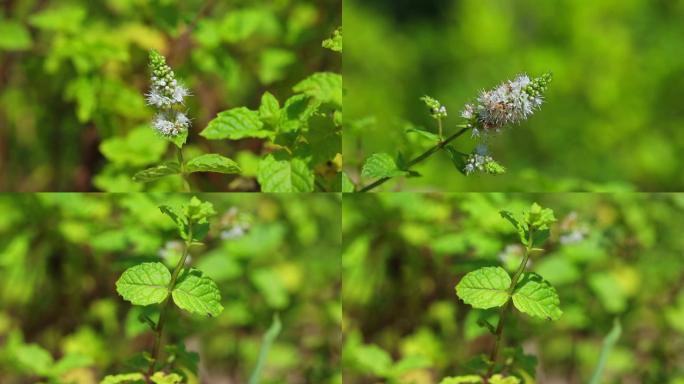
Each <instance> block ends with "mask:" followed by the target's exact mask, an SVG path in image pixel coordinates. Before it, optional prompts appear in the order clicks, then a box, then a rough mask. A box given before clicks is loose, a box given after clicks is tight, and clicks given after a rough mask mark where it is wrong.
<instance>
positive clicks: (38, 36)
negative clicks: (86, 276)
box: [0, 0, 342, 191]
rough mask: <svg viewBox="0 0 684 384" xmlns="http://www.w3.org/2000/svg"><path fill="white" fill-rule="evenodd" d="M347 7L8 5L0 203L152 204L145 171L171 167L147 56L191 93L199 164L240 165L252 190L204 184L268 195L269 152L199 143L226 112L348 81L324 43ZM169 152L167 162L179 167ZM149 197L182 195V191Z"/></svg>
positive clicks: (222, 178)
mask: <svg viewBox="0 0 684 384" xmlns="http://www.w3.org/2000/svg"><path fill="white" fill-rule="evenodd" d="M341 17H342V16H341V2H340V0H274V1H249V0H229V1H204V0H184V1H179V0H158V1H157V0H155V1H152V0H101V1H100V0H98V1H87V0H67V1H39V0H22V1H17V0H10V1H3V2H2V4H1V5H0V190H10V191H91V190H104V191H139V190H142V189H143V188H144V187H145V186H144V185H143V184H140V183H134V182H132V181H131V176H132V175H133V174H134V173H135V172H136V171H139V170H142V169H145V168H147V167H148V166H150V165H152V164H156V163H158V162H159V161H160V160H161V159H162V158H168V157H169V156H171V155H172V154H171V153H170V152H171V148H169V147H170V146H169V144H168V143H167V142H166V141H165V140H163V139H161V138H159V137H157V136H155V134H154V133H153V130H152V128H151V127H150V124H149V121H150V119H151V117H152V115H153V113H154V109H153V108H151V107H148V106H146V105H145V102H144V97H143V94H144V92H146V91H147V89H148V87H149V73H148V69H147V61H148V51H149V50H150V49H157V50H159V51H160V52H161V53H163V54H165V55H166V56H167V58H168V62H169V64H170V65H171V66H172V67H173V69H174V71H175V73H176V75H177V77H178V79H179V80H180V81H182V82H183V83H185V84H186V85H188V86H189V88H190V91H191V93H192V94H193V96H192V97H190V98H188V99H187V107H188V109H189V116H190V117H191V119H192V128H191V130H190V137H189V139H188V142H189V145H187V146H186V147H185V148H187V149H186V153H187V156H186V157H187V158H191V157H193V156H195V155H197V154H199V153H200V152H209V151H211V152H214V153H220V154H222V155H225V156H228V157H231V158H233V159H235V160H236V161H237V162H238V163H239V164H240V166H241V168H242V169H243V175H242V177H241V178H236V177H235V176H226V175H218V174H213V175H211V176H208V175H206V174H205V175H193V182H194V183H195V185H198V186H201V189H202V190H213V191H220V190H227V189H233V190H243V191H249V190H255V189H256V188H257V186H256V183H255V181H254V177H255V175H256V164H257V160H258V158H259V157H260V156H261V155H262V153H263V152H267V150H268V149H267V148H264V145H263V144H264V141H263V140H249V139H248V140H240V141H237V142H236V141H231V142H228V141H221V142H217V141H213V142H209V141H207V140H205V139H203V138H199V137H198V136H197V134H198V133H199V132H200V130H201V129H203V128H204V127H205V126H206V124H207V122H208V121H209V120H211V119H212V118H214V117H215V116H216V113H217V112H220V111H222V110H225V109H228V108H233V107H239V106H247V107H249V108H250V109H257V108H258V106H259V101H260V97H261V95H262V94H263V93H264V92H265V91H270V92H271V93H273V94H274V95H275V96H276V97H277V98H278V99H279V100H280V101H281V103H282V101H284V100H285V99H286V98H287V97H289V96H290V95H291V93H292V90H291V88H292V86H293V85H294V84H296V83H297V82H299V81H300V80H302V79H304V78H305V77H306V76H308V75H310V74H311V73H313V72H314V71H333V72H339V71H340V66H341V59H340V55H339V54H338V53H335V52H331V51H330V50H328V49H324V48H322V47H321V41H322V40H323V39H326V38H328V37H330V35H331V33H332V32H333V31H334V30H335V28H337V27H338V26H339V25H341ZM167 152H168V153H167ZM168 179H169V180H168V181H165V183H158V184H157V185H148V186H147V188H148V189H150V188H151V189H156V190H162V191H163V190H169V189H171V190H180V189H179V187H178V186H179V185H180V178H174V177H171V178H168Z"/></svg>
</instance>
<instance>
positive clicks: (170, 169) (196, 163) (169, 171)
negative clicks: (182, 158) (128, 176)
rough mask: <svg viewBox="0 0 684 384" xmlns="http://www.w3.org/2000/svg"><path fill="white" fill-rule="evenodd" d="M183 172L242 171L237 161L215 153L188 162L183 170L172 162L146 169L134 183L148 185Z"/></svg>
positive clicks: (136, 175) (135, 178)
mask: <svg viewBox="0 0 684 384" xmlns="http://www.w3.org/2000/svg"><path fill="white" fill-rule="evenodd" d="M181 172H185V173H194V172H214V173H227V174H232V173H240V172H241V170H240V166H238V164H237V163H236V162H235V161H233V160H231V159H229V158H227V157H223V156H221V155H217V154H215V153H209V154H206V155H201V156H197V157H195V158H193V159H190V160H188V161H187V162H185V164H184V167H183V169H182V170H181V166H180V164H179V163H178V162H176V161H170V162H167V163H164V164H160V165H157V166H155V167H152V168H147V169H144V170H142V171H140V172H138V173H136V174H135V175H134V176H133V181H138V182H143V183H147V182H150V181H155V180H157V179H160V178H162V177H165V176H170V175H180V174H181Z"/></svg>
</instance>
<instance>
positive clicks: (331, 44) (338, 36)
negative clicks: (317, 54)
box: [322, 27, 342, 53]
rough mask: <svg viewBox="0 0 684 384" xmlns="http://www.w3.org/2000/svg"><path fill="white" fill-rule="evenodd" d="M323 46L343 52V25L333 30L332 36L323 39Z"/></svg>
mask: <svg viewBox="0 0 684 384" xmlns="http://www.w3.org/2000/svg"><path fill="white" fill-rule="evenodd" d="M322 46H323V48H328V49H329V50H331V51H335V52H340V53H342V27H339V28H337V29H336V30H335V31H333V34H332V37H330V38H329V39H325V40H323V43H322Z"/></svg>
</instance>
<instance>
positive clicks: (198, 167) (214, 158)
mask: <svg viewBox="0 0 684 384" xmlns="http://www.w3.org/2000/svg"><path fill="white" fill-rule="evenodd" d="M185 170H186V171H187V172H189V173H192V172H217V173H240V166H238V164H237V163H236V162H235V161H233V160H231V159H229V158H227V157H223V156H221V155H217V154H215V153H209V154H206V155H201V156H198V157H195V158H193V159H192V160H189V161H188V162H187V163H185Z"/></svg>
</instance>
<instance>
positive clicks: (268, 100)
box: [259, 92, 280, 125]
mask: <svg viewBox="0 0 684 384" xmlns="http://www.w3.org/2000/svg"><path fill="white" fill-rule="evenodd" d="M259 118H260V119H261V121H263V122H264V123H267V124H271V125H277V124H278V121H279V120H280V103H278V99H276V98H275V96H273V94H271V92H264V94H263V95H262V96H261V105H260V106H259Z"/></svg>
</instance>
